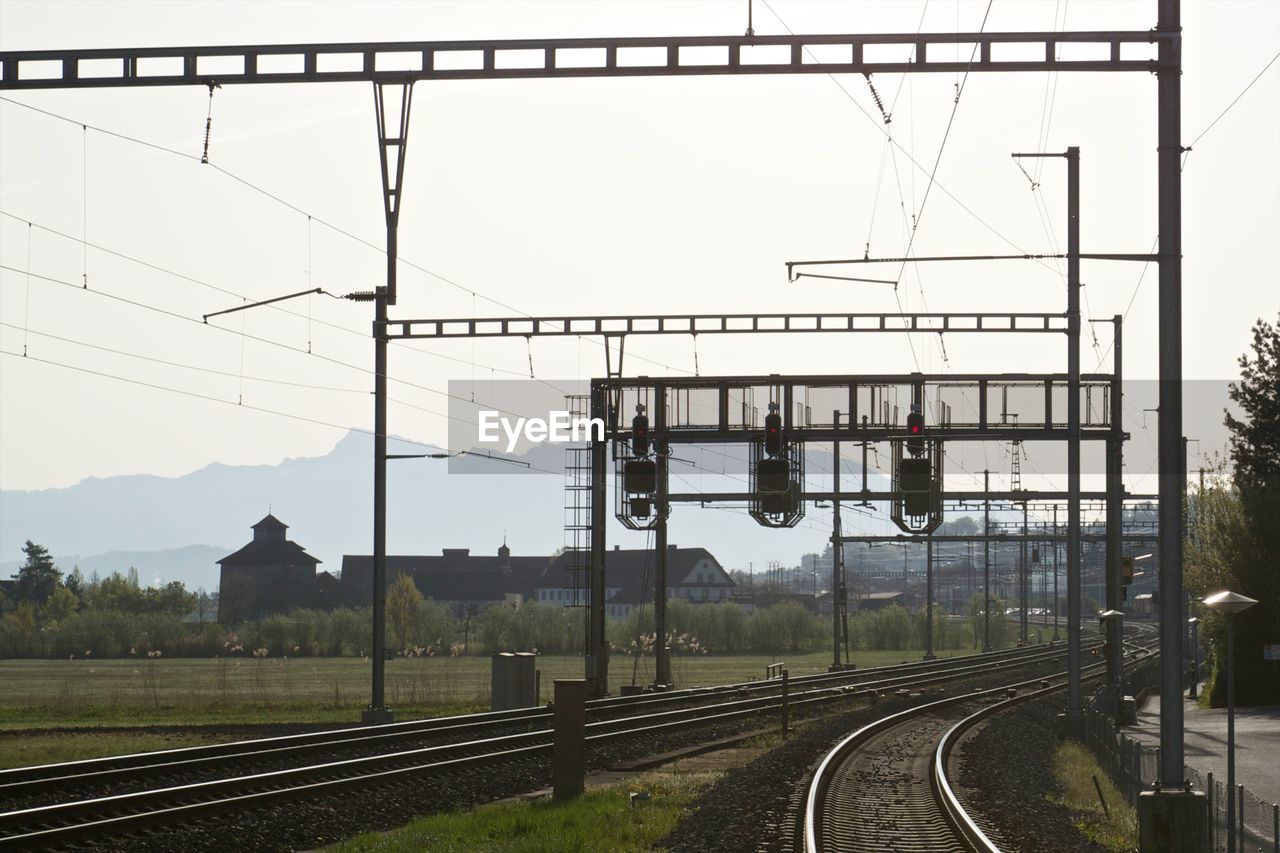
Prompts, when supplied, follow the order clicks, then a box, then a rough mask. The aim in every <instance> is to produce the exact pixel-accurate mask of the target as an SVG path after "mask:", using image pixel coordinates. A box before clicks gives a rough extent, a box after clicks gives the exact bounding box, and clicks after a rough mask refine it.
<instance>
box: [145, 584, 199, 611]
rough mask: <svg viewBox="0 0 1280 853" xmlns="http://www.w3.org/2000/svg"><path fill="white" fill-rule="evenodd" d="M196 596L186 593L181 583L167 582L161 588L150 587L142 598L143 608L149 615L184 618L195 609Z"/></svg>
mask: <svg viewBox="0 0 1280 853" xmlns="http://www.w3.org/2000/svg"><path fill="white" fill-rule="evenodd" d="M196 600H197V597H196V594H195V593H194V592H187V588H186V586H185V585H184V584H183V583H182V581H169V582H168V583H167V584H165V585H164V586H162V587H152V588H150V589H148V590H146V592H145V594H144V596H143V607H144V609H145V610H146V611H147V612H149V613H164V614H167V615H169V616H186V615H187V614H188V613H190V612H191V611H192V610H194V609H195V608H196Z"/></svg>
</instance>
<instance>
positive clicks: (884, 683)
mask: <svg viewBox="0 0 1280 853" xmlns="http://www.w3.org/2000/svg"><path fill="white" fill-rule="evenodd" d="M1016 651H1017V652H1018V654H1015V655H1009V654H1006V655H1004V656H1003V657H1002V658H1001V659H1000V660H990V659H989V658H987V659H984V660H982V661H979V662H974V661H972V660H971V659H969V658H970V657H971V656H964V657H960V658H952V659H950V661H953V662H955V663H956V664H958V665H953V666H948V667H930V668H928V669H927V670H925V671H924V674H925V675H930V676H931V677H928V678H922V677H921V674H920V673H917V672H914V671H913V672H910V673H897V674H890V676H889V677H888V678H881V679H878V680H871V681H863V682H861V683H859V684H858V685H857V686H856V689H854V687H855V686H854V685H850V684H845V685H827V684H825V683H824V682H826V681H829V680H830V678H831V677H832V676H837V675H840V674H839V673H823V674H818V675H817V676H816V677H814V678H812V679H811V680H809V681H804V680H801V679H797V682H798V683H795V682H793V686H796V687H797V688H799V691H800V692H798V693H796V694H793V697H792V699H791V701H790V704H793V705H796V706H804V705H807V704H810V703H811V702H821V701H826V700H827V699H830V698H839V697H848V696H851V695H863V694H867V693H874V692H879V691H882V690H890V689H894V688H900V687H903V686H907V685H923V684H933V683H937V682H945V681H949V680H953V679H955V678H959V677H963V676H966V675H969V674H976V673H979V672H986V671H990V670H992V669H993V668H997V669H998V668H1005V667H1010V666H1023V665H1026V664H1029V663H1035V662H1039V661H1041V660H1044V659H1048V658H1052V657H1054V656H1056V655H1059V654H1060V653H1061V651H1060V649H1057V648H1056V647H1054V648H1051V647H1048V646H1040V647H1030V648H1024V649H1019V650H1016ZM983 657H984V658H985V656H983ZM959 664H962V665H959ZM899 668H901V665H899V666H898V667H892V668H890V669H895V670H896V669H899ZM870 673H873V670H864V671H863V674H864V675H865V674H870ZM848 674H849V675H852V674H853V673H848ZM815 682H817V684H816V686H815V684H814V683H815ZM756 684H762V683H759V682H757V683H756ZM746 686H751V685H750V683H749V684H748V685H746ZM762 686H764V687H766V688H767V689H769V690H776V689H778V688H779V687H780V686H781V685H780V683H779V682H773V683H763V684H762ZM805 687H812V689H809V690H805V689H804V688H805ZM723 695H724V694H722V693H717V694H714V695H711V696H704V697H702V698H707V699H717V698H720V697H721V696H723ZM778 704H779V703H778V701H777V700H776V698H775V697H773V696H764V697H756V698H749V699H735V700H731V701H729V702H724V703H719V704H716V705H710V706H707V705H701V706H696V707H694V708H680V709H675V710H671V711H664V712H656V713H655V712H648V713H647V714H646V716H645V719H648V720H654V719H668V720H674V721H680V720H688V721H690V722H691V723H693V724H698V723H702V722H705V721H708V720H710V721H715V720H717V719H727V717H725V716H724V715H725V714H727V715H728V716H729V717H731V716H734V715H735V714H737V712H738V711H741V712H743V713H747V712H753V711H757V710H761V709H765V710H767V709H771V708H774V707H777V706H778ZM547 716H548V712H545V711H543V712H540V713H539V714H537V715H529V716H528V717H526V718H525V719H529V720H534V719H536V720H539V721H541V720H543V719H545V718H546V717H547ZM453 719H457V718H453ZM636 719H637V717H635V716H632V717H622V718H617V719H612V720H597V721H594V722H592V723H590V724H588V729H590V730H600V731H601V732H603V731H605V730H608V729H614V728H618V730H619V731H620V732H623V733H625V732H627V731H629V730H630V728H634V727H633V726H629V724H631V723H633V722H634V721H635V720H636ZM501 725H503V721H486V722H483V723H480V724H477V725H475V726H467V725H457V726H452V727H449V728H447V729H431V730H429V731H428V733H436V732H449V731H453V732H455V733H456V732H458V731H465V732H468V733H478V732H480V731H483V730H485V729H489V728H493V727H495V726H501ZM398 727H399V724H397V725H396V726H379V727H375V728H376V729H385V728H398ZM347 731H348V732H349V731H350V730H347ZM548 731H549V729H547V728H541V729H539V730H537V731H535V732H529V733H520V734H542V733H546V732H548ZM418 736H419V733H415V732H409V733H404V732H381V733H375V734H364V733H359V734H357V735H356V736H355V737H352V738H347V739H343V740H338V741H323V742H319V743H309V744H304V745H289V746H272V747H270V748H266V749H257V750H252V751H248V752H238V753H233V754H229V755H222V756H214V757H209V758H184V759H182V760H176V761H169V762H160V763H153V764H142V765H130V766H128V767H118V768H107V769H102V770H95V771H90V772H87V773H81V774H78V775H62V776H50V777H46V778H40V779H34V780H28V781H20V782H9V783H8V784H6V785H4V786H0V795H3V794H5V793H7V792H9V791H13V792H16V793H17V794H19V795H21V794H30V793H32V792H34V791H39V790H46V789H50V788H52V789H56V790H60V791H63V790H66V789H67V788H69V787H83V786H88V785H93V784H100V785H107V784H118V783H121V782H128V781H130V780H136V779H146V778H147V777H165V776H169V775H172V774H173V773H175V772H182V771H194V772H198V771H201V770H207V769H214V768H217V767H226V766H231V767H234V766H237V765H246V764H250V763H251V762H261V761H263V760H267V761H270V760H272V759H276V758H281V757H296V758H301V757H304V756H306V755H308V754H313V753H315V752H322V751H328V750H331V749H333V748H334V747H344V746H350V747H356V748H358V747H367V746H377V745H380V744H384V745H386V746H394V744H396V743H397V742H402V741H405V740H411V739H415V738H416V737H418ZM513 736H519V735H513ZM489 740H490V741H497V740H500V739H497V738H495V739H489ZM241 743H244V744H246V745H252V744H253V742H252V741H247V742H241ZM468 743H476V741H475V740H474V739H473V740H470V741H460V742H458V743H455V744H444V745H440V746H457V745H466V744H468ZM427 748H435V747H420V749H427ZM173 752H177V753H182V752H183V750H175V751H173ZM395 754H397V755H406V754H414V753H413V752H412V751H407V750H401V751H399V752H397V753H395ZM142 756H143V757H145V756H146V753H143V754H142ZM372 757H375V758H376V757H378V756H372ZM330 763H332V762H330ZM53 766H54V767H57V765H53ZM286 769H288V768H286ZM294 769H299V770H302V769H305V768H294ZM277 772H283V771H277ZM235 778H241V779H243V778H247V777H245V776H241V777H235ZM162 790H168V789H162ZM99 799H101V798H99ZM73 802H75V801H72V802H71V803H61V804H49V805H48V806H41V807H38V808H46V807H51V806H53V805H68V806H70V805H71V804H72V803H73ZM25 810H26V809H24V810H19V811H25ZM16 813H17V812H11V813H9V814H16ZM7 816H8V815H7V814H0V829H3V827H4V825H5V822H6V821H5V819H6V817H7Z"/></svg>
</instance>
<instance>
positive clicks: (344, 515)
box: [0, 432, 877, 589]
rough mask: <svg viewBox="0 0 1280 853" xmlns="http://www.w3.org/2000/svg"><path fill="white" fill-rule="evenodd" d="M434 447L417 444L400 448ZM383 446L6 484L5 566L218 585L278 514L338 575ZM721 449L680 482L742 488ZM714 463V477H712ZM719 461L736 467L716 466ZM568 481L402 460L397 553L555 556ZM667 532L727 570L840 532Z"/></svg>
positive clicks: (397, 473) (368, 442)
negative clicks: (52, 564)
mask: <svg viewBox="0 0 1280 853" xmlns="http://www.w3.org/2000/svg"><path fill="white" fill-rule="evenodd" d="M431 450H432V449H431V448H428V449H426V450H424V449H423V448H422V447H421V446H419V445H408V444H404V445H401V446H395V447H393V448H392V452H403V453H413V452H431ZM372 451H373V448H372V438H371V437H370V436H369V435H367V434H364V433H356V432H352V433H348V434H347V435H346V436H344V437H343V438H342V439H341V440H340V441H338V443H337V444H336V445H335V446H334V448H333V450H332V451H330V452H329V453H328V454H326V455H324V456H319V457H309V458H300V459H286V460H284V461H282V462H281V463H280V464H278V465H238V466H231V465H223V464H219V463H214V464H212V465H209V466H207V467H205V468H202V469H200V470H198V471H194V472H192V473H190V474H186V475H184V476H181V477H171V478H169V477H156V476H151V475H130V476H119V477H107V478H91V479H87V480H84V481H83V482H80V483H78V484H76V485H75V486H71V487H69V488H62V489H46V490H41V491H6V492H3V493H0V505H2V507H3V512H0V571H3V572H4V574H5V575H6V576H7V575H8V574H10V573H12V572H13V571H16V567H17V565H19V564H20V562H21V559H22V552H21V548H22V544H23V543H24V542H25V541H26V540H27V539H31V540H32V541H35V542H38V543H40V544H41V545H44V546H45V547H47V548H48V549H49V550H50V551H51V552H52V553H53V554H70V555H82V556H78V557H66V558H64V557H60V558H58V565H59V566H60V567H61V568H63V569H64V570H67V571H70V569H71V568H72V566H73V565H75V564H77V563H78V564H79V565H80V568H81V570H82V571H83V572H85V574H86V575H88V574H89V573H90V572H91V571H93V570H94V569H96V570H97V571H98V572H99V573H100V574H106V573H109V572H110V571H113V570H124V569H127V568H128V567H129V566H130V565H132V566H135V567H137V568H138V570H139V574H140V575H141V577H142V579H143V581H144V583H154V582H156V580H160V581H168V580H174V579H178V580H182V581H184V582H186V583H187V584H188V585H190V586H192V587H195V586H205V587H207V588H209V589H212V588H214V587H215V586H216V585H217V566H216V565H215V561H216V560H217V559H219V558H220V557H223V556H226V555H227V554H229V553H231V552H232V551H233V550H235V549H237V548H239V547H240V546H242V545H243V544H245V543H246V542H248V541H249V538H250V535H251V534H250V530H249V526H250V525H251V524H253V523H255V522H256V521H258V520H259V519H260V518H262V517H263V516H264V515H266V514H267V512H268V511H270V512H272V513H273V514H274V515H276V516H277V517H278V518H279V519H280V520H281V521H283V522H285V523H286V524H288V525H289V526H290V529H289V537H290V538H291V539H293V540H294V541H295V542H297V543H298V544H300V545H302V546H303V547H304V548H306V549H307V551H308V552H309V553H311V554H313V555H314V556H315V557H317V558H318V559H320V560H322V561H323V565H322V566H321V568H323V569H329V570H331V571H337V570H338V569H339V568H340V567H341V563H342V555H343V554H367V553H369V552H370V550H371V549H372V524H373V521H372V519H373V508H372V494H373V471H372V467H373V466H372ZM690 453H691V454H695V455H696V454H697V451H690ZM824 456H825V454H823V455H817V456H811V458H814V459H816V460H818V461H820V462H821V464H822V465H823V466H824V467H825V468H828V469H829V467H830V458H829V457H825V459H824V458H823V457H824ZM522 458H524V459H526V460H529V461H531V463H532V464H533V466H534V467H535V469H536V468H541V469H544V470H549V471H554V472H562V471H563V466H564V449H563V447H561V446H545V445H544V446H541V447H539V448H537V449H536V450H535V451H534V453H532V454H531V455H529V456H525V457H522ZM712 459H713V457H711V456H706V457H703V458H695V459H693V460H691V461H695V462H697V463H698V465H700V466H701V467H700V468H698V469H694V468H692V467H686V466H684V465H681V464H678V463H673V464H672V473H673V475H680V477H682V478H683V479H680V478H676V479H673V481H672V487H671V490H672V491H673V492H679V491H695V490H704V489H705V490H714V491H733V490H740V489H743V488H745V485H744V484H743V482H741V481H739V480H738V479H737V478H738V477H741V480H743V481H745V479H746V478H745V476H742V474H741V470H742V469H741V467H740V466H734V465H733V463H732V462H731V461H726V460H725V459H724V458H723V457H721V456H717V457H714V463H713V461H712ZM713 464H714V470H715V471H716V472H717V474H710V473H707V470H706V469H712V468H713ZM721 466H725V467H724V470H725V471H727V472H729V475H730V476H720V475H719V474H718V472H719V470H720V469H721ZM610 467H611V468H612V463H610ZM735 468H736V471H735ZM463 472H484V473H483V475H481V474H479V473H477V474H475V475H473V476H472V475H467V474H465V473H463ZM855 482H856V481H855ZM876 485H877V484H875V483H873V487H874V486H876ZM563 486H564V481H563V477H562V476H557V475H554V474H543V475H531V474H530V473H528V472H526V471H524V469H522V468H515V467H512V466H508V465H503V464H500V463H494V462H490V461H488V460H481V459H474V458H469V457H460V458H457V459H453V460H450V461H447V462H446V461H444V460H428V459H421V460H394V461H391V462H390V463H389V474H388V536H387V538H388V551H389V553H393V554H394V553H401V554H407V553H438V552H439V550H440V549H441V548H471V549H472V550H473V551H475V552H477V553H489V552H491V551H496V550H497V548H498V546H499V545H500V544H501V543H502V541H503V538H504V536H505V538H506V540H507V542H508V543H509V544H510V546H511V548H512V550H513V552H515V553H516V554H550V553H551V552H552V551H554V550H555V549H557V548H559V547H561V546H562V545H564V544H565V535H564V491H563ZM611 501H612V496H611ZM610 516H612V503H611V505H610ZM670 530H671V539H670V541H671V542H672V543H673V544H674V543H678V544H680V545H688V546H693V545H701V546H704V547H707V548H709V549H710V550H711V551H712V552H713V553H715V554H716V555H717V557H719V559H720V560H721V561H722V562H723V563H724V564H725V565H726V566H728V567H739V566H741V567H745V566H746V565H747V563H748V562H755V563H756V564H757V565H758V566H759V565H763V563H764V562H765V561H766V560H768V559H782V560H783V561H784V562H786V563H789V564H792V565H794V564H796V563H798V562H799V558H800V554H802V553H804V552H806V551H813V550H819V551H820V550H821V549H822V547H823V546H824V544H825V540H826V537H827V536H828V535H829V533H828V531H827V530H825V529H822V528H818V527H817V526H816V525H815V526H812V527H809V526H806V527H801V528H798V529H796V530H789V531H770V530H766V529H764V528H760V527H757V526H756V525H755V524H754V523H753V522H751V521H749V520H748V519H746V518H745V517H744V515H743V514H742V513H741V512H736V511H735V512H730V511H726V510H723V509H722V510H711V509H707V510H697V509H694V508H692V507H682V508H679V509H677V510H676V511H675V512H674V513H673V516H672V520H671V525H670ZM608 541H609V545H610V546H612V545H614V544H621V545H623V547H644V545H645V534H643V533H630V532H624V531H622V530H621V528H620V527H619V526H618V525H616V524H611V525H610V530H609V533H608ZM209 543H219V544H216V545H214V544H209ZM112 552H115V553H112ZM83 555H88V556H83Z"/></svg>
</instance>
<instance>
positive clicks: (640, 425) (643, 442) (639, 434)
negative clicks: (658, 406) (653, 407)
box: [631, 406, 649, 456]
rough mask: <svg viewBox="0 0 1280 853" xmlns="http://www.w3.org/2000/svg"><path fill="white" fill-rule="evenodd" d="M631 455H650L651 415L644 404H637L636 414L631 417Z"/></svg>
mask: <svg viewBox="0 0 1280 853" xmlns="http://www.w3.org/2000/svg"><path fill="white" fill-rule="evenodd" d="M631 455H632V456H648V455H649V416H648V415H646V414H645V413H644V406H636V416H635V417H634V418H632V419H631Z"/></svg>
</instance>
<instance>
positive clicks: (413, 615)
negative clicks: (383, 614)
mask: <svg viewBox="0 0 1280 853" xmlns="http://www.w3.org/2000/svg"><path fill="white" fill-rule="evenodd" d="M421 603H422V593H420V592H418V587H417V585H416V584H414V582H413V578H411V577H409V576H408V575H396V579H395V581H394V582H393V583H392V584H391V589H390V590H389V591H388V592H387V624H388V626H389V627H390V628H391V636H392V637H393V638H394V645H395V648H397V649H401V650H404V649H405V648H408V645H409V632H410V631H412V630H413V627H414V624H415V623H416V622H417V621H418V605H419V604H421Z"/></svg>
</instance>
